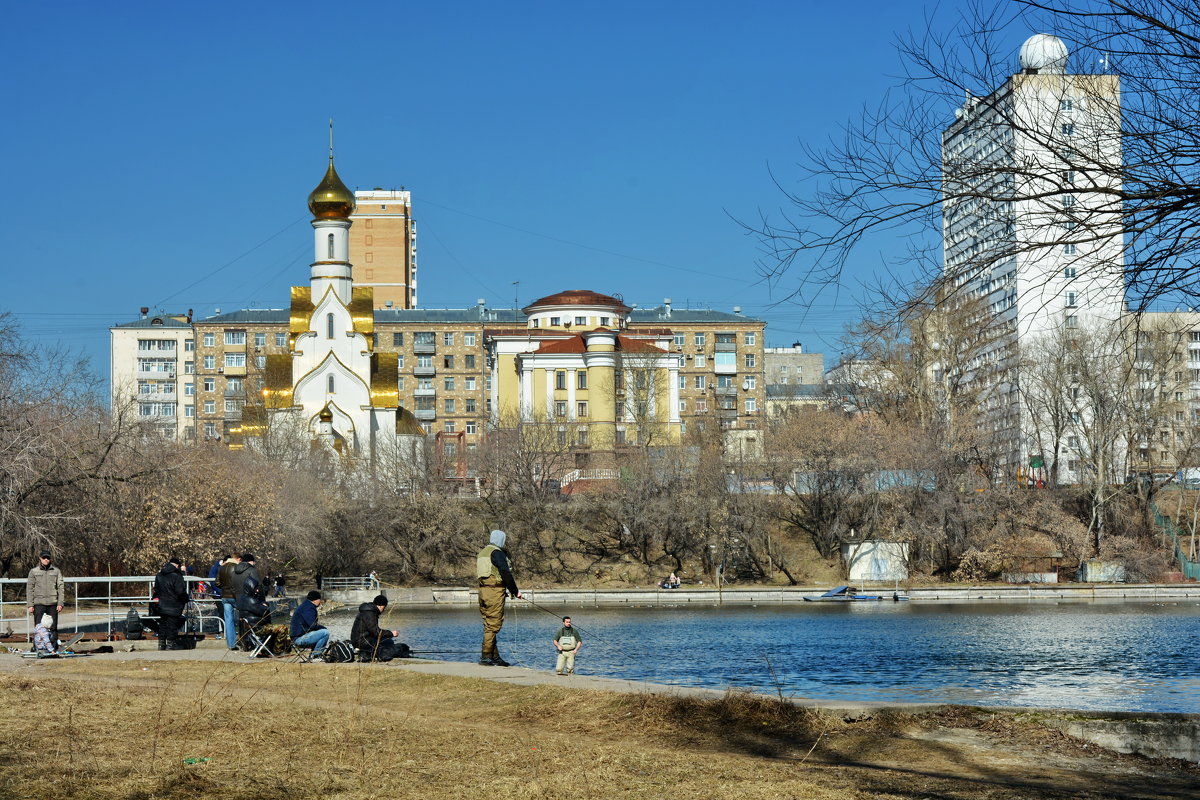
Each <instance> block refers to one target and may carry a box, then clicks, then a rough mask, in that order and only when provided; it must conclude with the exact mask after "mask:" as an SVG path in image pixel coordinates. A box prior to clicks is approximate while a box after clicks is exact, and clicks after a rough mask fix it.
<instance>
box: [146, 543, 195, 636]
mask: <svg viewBox="0 0 1200 800" xmlns="http://www.w3.org/2000/svg"><path fill="white" fill-rule="evenodd" d="M182 566H183V565H182V563H181V562H180V561H179V559H178V558H175V557H174V556H172V557H171V558H169V559H167V563H165V564H163V566H162V569H160V570H159V571H158V574H157V575H155V576H154V600H153V602H154V603H157V604H158V649H159V650H181V649H182V648H181V647H180V646H179V629H180V628H182V627H183V612H184V611H185V610H186V609H187V604H188V593H187V581H185V580H184V579H183V569H182Z"/></svg>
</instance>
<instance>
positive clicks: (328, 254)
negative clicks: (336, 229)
mask: <svg viewBox="0 0 1200 800" xmlns="http://www.w3.org/2000/svg"><path fill="white" fill-rule="evenodd" d="M326 244H327V247H326V251H327V252H326V254H325V257H326V258H328V259H329V260H330V261H333V234H332V233H331V234H329V238H328V239H327V240H326Z"/></svg>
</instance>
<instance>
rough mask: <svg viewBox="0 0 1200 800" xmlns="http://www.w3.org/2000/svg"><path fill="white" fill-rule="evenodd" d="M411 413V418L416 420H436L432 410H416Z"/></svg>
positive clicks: (435, 413)
mask: <svg viewBox="0 0 1200 800" xmlns="http://www.w3.org/2000/svg"><path fill="white" fill-rule="evenodd" d="M412 413H413V416H414V417H416V418H417V419H422V420H431V419H437V411H435V410H433V409H432V408H418V409H417V410H416V411H414V412H412Z"/></svg>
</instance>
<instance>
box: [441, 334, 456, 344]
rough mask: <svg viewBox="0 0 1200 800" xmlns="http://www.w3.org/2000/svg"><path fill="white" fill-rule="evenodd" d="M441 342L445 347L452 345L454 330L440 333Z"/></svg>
mask: <svg viewBox="0 0 1200 800" xmlns="http://www.w3.org/2000/svg"><path fill="white" fill-rule="evenodd" d="M442 344H443V345H445V346H446V347H454V332H453V331H447V332H446V333H443V334H442Z"/></svg>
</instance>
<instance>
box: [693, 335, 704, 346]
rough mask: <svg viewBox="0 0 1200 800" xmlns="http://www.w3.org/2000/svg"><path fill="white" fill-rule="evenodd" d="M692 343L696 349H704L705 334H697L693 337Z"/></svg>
mask: <svg viewBox="0 0 1200 800" xmlns="http://www.w3.org/2000/svg"><path fill="white" fill-rule="evenodd" d="M692 341H693V343H694V344H695V345H696V347H704V334H703V333H697V334H696V335H695V336H694V337H692Z"/></svg>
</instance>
